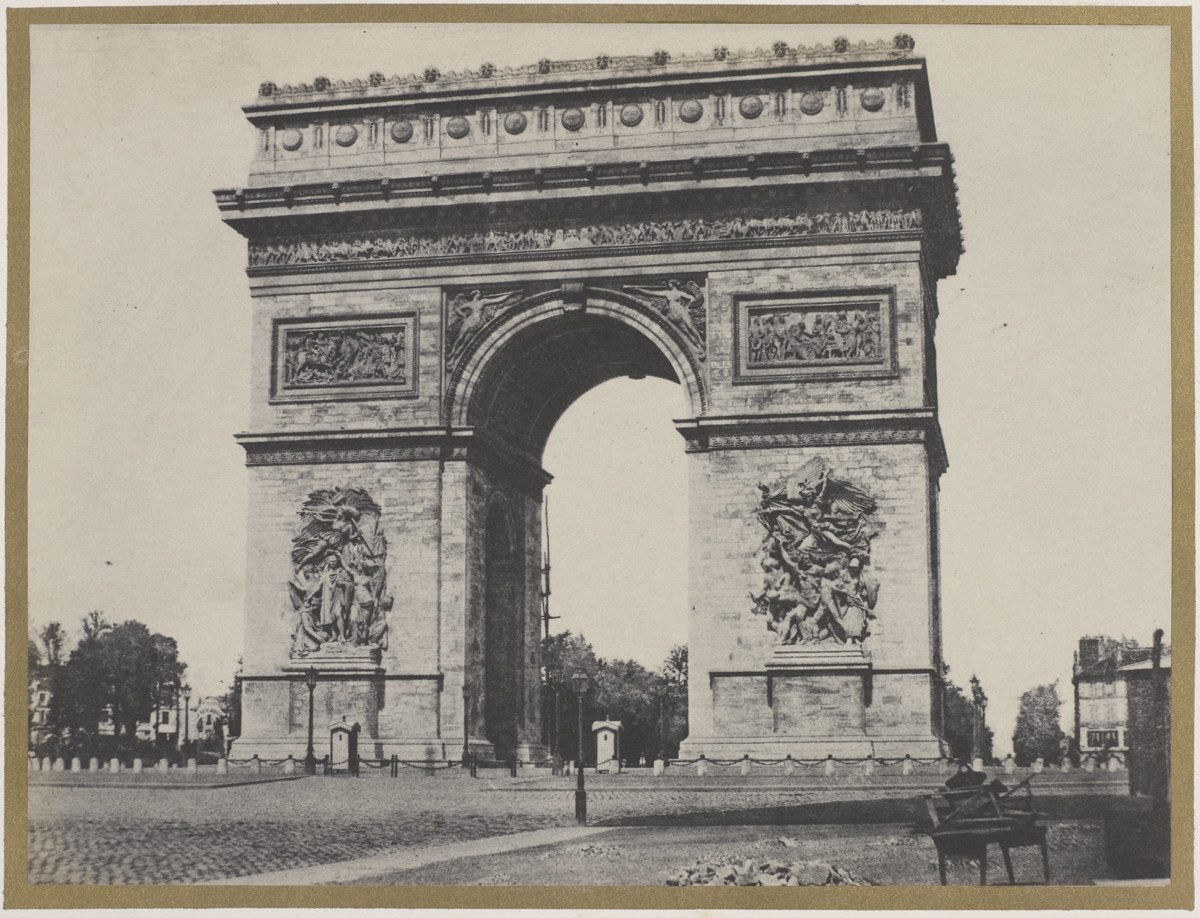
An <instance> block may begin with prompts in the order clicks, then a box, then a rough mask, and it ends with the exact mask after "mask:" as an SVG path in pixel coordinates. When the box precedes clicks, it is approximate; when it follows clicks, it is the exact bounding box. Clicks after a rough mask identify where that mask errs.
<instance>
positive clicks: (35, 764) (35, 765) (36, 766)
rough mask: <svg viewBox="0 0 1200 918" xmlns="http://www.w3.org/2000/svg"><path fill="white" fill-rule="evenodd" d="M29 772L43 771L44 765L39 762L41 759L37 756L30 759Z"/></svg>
mask: <svg viewBox="0 0 1200 918" xmlns="http://www.w3.org/2000/svg"><path fill="white" fill-rule="evenodd" d="M29 770H30V771H41V770H42V763H41V761H39V759H38V757H37V756H36V755H31V756H30V757H29Z"/></svg>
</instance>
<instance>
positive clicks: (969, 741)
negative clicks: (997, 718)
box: [942, 665, 994, 762]
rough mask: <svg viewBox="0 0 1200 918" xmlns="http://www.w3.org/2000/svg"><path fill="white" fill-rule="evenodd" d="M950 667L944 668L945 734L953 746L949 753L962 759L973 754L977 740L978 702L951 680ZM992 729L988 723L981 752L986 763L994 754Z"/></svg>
mask: <svg viewBox="0 0 1200 918" xmlns="http://www.w3.org/2000/svg"><path fill="white" fill-rule="evenodd" d="M949 676H950V667H949V666H945V665H943V667H942V734H943V739H944V740H945V741H946V745H947V747H949V752H948V755H949V756H950V758H952V759H956V760H958V761H960V762H969V761H971V759H972V757H973V750H974V739H975V705H974V703H973V702H972V700H971V699H970V698H968V697H967V695H966V694H965V693H964V692H963V690H962V689H961V688H960V687H959V686H957V685H955V684H954V683H953V682H951V681H950V678H949ZM993 737H994V734H993V733H992V728H991V727H988V726H986V725H985V726H984V728H983V736H982V741H981V746H982V747H983V748H982V751H981V755H982V757H983V760H984V761H985V762H990V761H991V760H992V757H993V753H992V740H993Z"/></svg>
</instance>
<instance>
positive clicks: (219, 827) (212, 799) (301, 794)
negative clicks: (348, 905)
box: [29, 775, 808, 884]
mask: <svg viewBox="0 0 1200 918" xmlns="http://www.w3.org/2000/svg"><path fill="white" fill-rule="evenodd" d="M131 780H132V779H131ZM556 780H557V782H559V783H558V786H559V787H561V788H562V789H561V790H558V789H555V790H549V789H548V790H546V791H544V792H541V793H519V792H515V791H514V790H512V787H513V785H512V783H511V782H509V783H508V784H507V785H506V784H504V783H501V782H499V781H490V780H477V781H472V780H471V779H469V778H465V777H463V776H454V777H450V776H439V777H436V778H424V777H419V776H414V777H401V778H396V779H389V778H387V777H384V776H378V775H375V776H369V777H364V778H362V779H359V780H357V781H355V780H351V779H348V778H333V779H326V778H320V777H317V778H308V779H304V780H299V781H287V782H277V783H270V784H256V785H249V786H242V787H196V788H183V787H181V788H179V789H174V788H169V789H168V788H146V789H143V790H138V791H130V790H125V789H120V790H118V789H114V788H112V787H88V786H75V787H63V786H33V787H31V788H30V791H29V881H30V882H31V883H85V884H121V883H145V884H153V883H191V882H196V881H198V880H208V879H216V878H220V877H233V876H244V875H248V874H254V873H262V872H266V871H271V870H283V869H289V868H296V867H304V866H307V865H312V864H322V863H331V862H335V861H341V860H348V859H350V858H355V857H363V856H367V855H372V854H379V853H381V852H383V851H385V850H388V849H403V848H413V847H424V846H429V845H438V844H447V843H449V842H456V841H466V840H470V839H475V838H482V837H485V836H490V835H503V834H508V833H512V832H521V831H527V830H530V829H539V828H546V827H549V826H557V825H572V824H573V823H574V793H573V786H571V785H569V784H568V783H567V782H566V780H565V779H556ZM804 796H808V795H807V794H804V793H801V792H790V793H784V792H763V793H757V792H748V793H743V792H738V791H728V792H715V793H705V794H701V795H695V794H689V793H687V792H685V791H678V792H667V793H644V792H642V793H638V792H627V791H620V790H602V789H594V790H592V791H590V792H589V799H588V803H589V810H590V814H591V816H592V819H593V822H595V823H596V824H602V823H603V822H604V821H605V820H606V819H613V818H628V817H631V816H636V815H648V814H651V813H654V812H660V811H661V812H677V813H678V812H683V811H685V810H692V809H704V810H720V809H722V808H730V807H733V806H736V807H737V808H739V809H741V808H745V807H752V808H754V807H766V806H773V805H777V804H779V803H782V802H784V801H790V802H794V801H796V800H798V799H800V798H801V797H804ZM697 797H699V798H701V799H699V800H697V799H696V798H697ZM368 814H369V815H368Z"/></svg>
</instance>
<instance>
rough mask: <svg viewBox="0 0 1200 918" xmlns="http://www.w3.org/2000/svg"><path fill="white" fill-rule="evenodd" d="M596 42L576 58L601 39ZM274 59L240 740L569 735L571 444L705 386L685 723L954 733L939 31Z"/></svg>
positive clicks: (468, 741)
mask: <svg viewBox="0 0 1200 918" xmlns="http://www.w3.org/2000/svg"><path fill="white" fill-rule="evenodd" d="M576 65H578V66H576ZM572 66H573V67H574V68H575V69H573V70H564V69H563V66H560V65H558V64H553V65H550V67H549V69H548V70H546V71H545V72H537V70H536V68H535V70H534V71H530V72H529V73H522V74H521V75H519V78H518V77H517V76H511V75H510V77H508V78H506V79H505V80H502V81H500V82H497V79H496V77H495V75H494V74H483V73H479V74H470V73H468V74H465V75H455V76H454V77H452V78H447V79H443V80H440V81H435V82H433V83H428V82H427V83H426V84H424V85H423V86H422V87H420V88H414V87H412V86H409V85H408V84H406V83H404V82H403V81H400V82H395V81H382V82H376V83H375V84H372V85H367V84H362V85H358V84H346V85H345V86H341V87H340V88H339V87H338V86H336V85H331V86H329V87H315V86H314V87H295V88H291V87H285V88H283V89H280V88H279V87H275V86H273V84H264V87H263V90H262V95H261V96H260V98H259V100H258V101H257V102H256V103H255V104H253V105H250V106H248V107H247V109H246V111H247V115H248V117H249V118H250V121H251V122H252V124H253V125H254V127H255V130H256V131H257V132H258V138H259V145H258V147H257V151H258V152H257V153H256V158H255V160H254V162H253V164H252V167H251V176H250V181H249V183H248V185H247V186H246V187H245V188H240V189H230V190H225V191H219V192H217V200H218V205H219V207H220V209H221V212H222V215H223V218H224V219H225V220H226V222H228V223H229V224H230V225H231V226H233V227H234V228H235V229H236V230H238V231H239V232H240V233H242V234H243V235H245V236H246V238H247V240H248V244H249V268H248V274H249V278H250V287H251V293H252V304H253V310H254V323H253V328H254V341H253V371H252V379H251V385H252V394H253V399H252V415H251V431H250V432H247V433H244V434H240V435H239V440H240V442H241V443H242V445H243V446H244V447H245V449H246V455H247V467H248V474H249V476H250V506H249V508H248V520H249V554H250V556H249V563H248V567H247V570H248V579H247V608H246V647H245V652H244V655H243V678H244V688H243V692H244V695H243V697H244V702H243V708H244V710H243V734H242V736H241V737H240V738H239V740H238V746H237V750H238V753H237V754H246V755H249V754H254V753H258V754H260V755H269V756H272V757H278V756H279V755H280V754H286V753H288V752H291V753H293V754H300V753H302V752H303V750H304V744H305V741H306V739H307V737H306V725H307V724H306V717H307V703H308V694H307V688H306V685H305V675H306V673H307V672H308V671H309V670H315V671H316V673H317V678H318V683H317V688H316V690H315V693H314V698H315V703H316V705H317V709H318V712H319V713H318V716H317V723H318V728H319V729H321V724H322V718H325V719H326V722H327V723H334V722H340V721H341V720H342V719H343V718H346V719H347V720H350V721H355V722H358V723H359V724H360V727H361V733H360V741H359V742H360V746H359V748H360V751H361V753H362V754H364V755H367V756H369V757H385V756H389V755H391V754H398V755H400V756H401V757H403V758H414V759H416V758H426V757H428V756H433V757H435V758H443V757H454V756H457V755H458V754H459V753H460V752H461V751H462V750H463V749H464V748H465V747H469V748H473V749H474V750H475V751H477V752H479V753H482V754H493V755H500V756H505V755H510V754H511V755H516V756H517V757H519V758H521V759H524V760H529V761H537V760H540V759H541V758H544V756H545V754H546V749H545V746H544V744H543V742H542V737H543V732H542V711H541V705H542V688H541V682H542V674H541V671H540V637H541V635H540V620H539V612H540V601H539V576H538V571H539V568H540V562H541V559H540V545H541V512H540V507H541V500H542V489H543V487H544V486H545V484H546V483H547V482H548V480H549V476H548V474H547V473H546V472H545V471H544V470H543V469H542V466H541V461H542V453H543V450H544V448H545V444H546V440H547V438H548V436H549V434H550V431H551V430H552V429H553V427H554V425H555V423H556V422H557V421H558V419H559V418H560V417H561V415H562V414H563V412H564V411H565V410H566V409H567V408H568V407H569V406H570V405H571V404H572V403H573V402H574V401H575V400H576V399H577V398H579V397H580V396H581V395H582V394H583V393H585V392H587V391H588V390H589V389H591V388H593V387H594V386H597V385H599V384H601V383H603V382H605V381H606V380H609V379H613V378H617V377H621V376H632V377H642V376H655V377H660V378H663V379H668V380H672V381H675V382H678V383H679V384H680V385H681V387H682V389H683V391H684V393H685V404H686V405H687V416H686V417H684V418H681V419H679V421H678V422H677V426H678V429H679V432H680V434H681V448H682V449H684V450H686V451H687V453H688V469H689V471H688V475H689V520H688V526H689V533H690V545H691V548H690V551H691V563H690V568H689V569H690V573H689V594H690V595H689V600H690V604H691V606H692V609H693V611H692V613H691V617H690V620H689V633H688V637H687V640H688V645H689V652H690V674H691V684H690V687H689V724H690V730H691V734H690V736H689V738H688V739H687V740H686V741H685V743H684V747H683V750H684V753H685V754H691V753H699V752H704V753H706V754H709V755H718V756H722V757H728V756H729V755H732V754H737V755H741V754H743V753H750V754H753V755H755V756H756V757H763V756H772V755H778V757H780V758H782V757H783V756H785V755H788V754H790V755H793V756H795V757H813V756H825V755H827V754H834V755H838V756H854V755H867V754H875V755H877V756H885V755H887V756H890V755H903V754H912V755H920V756H927V755H931V754H932V755H936V754H937V753H938V751H939V746H938V736H939V732H940V723H939V721H940V711H939V707H938V705H939V698H940V692H939V684H940V683H939V675H940V672H941V646H940V631H941V621H940V614H941V613H940V601H939V589H938V528H937V483H938V479H939V476H940V475H941V474H942V472H943V471H944V469H945V464H946V463H945V454H944V450H943V447H942V441H941V437H940V432H939V428H938V422H937V386H936V358H935V352H934V347H933V341H934V332H935V328H936V320H937V301H936V283H937V280H938V278H940V277H942V276H945V275H946V274H948V273H950V272H952V271H953V269H954V265H955V263H956V259H957V255H958V252H959V238H958V222H957V210H956V206H955V201H954V189H953V178H952V172H951V167H950V156H949V151H948V150H947V148H946V147H945V146H944V145H943V144H940V143H938V142H937V139H936V135H935V134H934V130H933V118H932V112H931V109H930V103H929V92H928V85H927V77H926V72H925V65H924V61H922V60H920V59H919V58H915V57H913V56H912V55H911V53H910V49H908V48H904V47H883V46H861V47H856V48H853V49H850V50H846V51H836V52H835V51H831V50H828V49H825V50H821V51H811V52H803V53H802V52H801V51H789V52H788V54H786V55H768V56H766V57H753V56H751V57H750V58H746V59H730V60H724V59H723V60H721V61H710V62H700V61H691V62H680V61H676V62H674V63H663V62H662V61H660V60H657V59H647V60H646V61H644V62H639V61H637V60H633V59H631V60H629V61H626V62H625V64H623V65H622V67H620V68H615V69H613V70H609V69H607V68H605V69H603V70H601V71H597V72H595V73H594V74H592V78H589V79H588V80H587V81H583V82H580V81H579V79H578V77H577V76H570V77H568V76H566V74H567V73H568V72H569V73H571V74H575V73H576V71H578V69H579V67H581V66H582V67H585V69H586V67H591V66H594V65H593V64H591V63H586V64H585V63H583V62H574V63H573V64H572Z"/></svg>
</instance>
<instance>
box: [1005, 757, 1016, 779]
mask: <svg viewBox="0 0 1200 918" xmlns="http://www.w3.org/2000/svg"><path fill="white" fill-rule="evenodd" d="M1016 770H1017V760H1016V759H1014V758H1013V757H1012V756H1011V755H1006V756H1005V757H1004V773H1005V774H1006V775H1011V774H1014V773H1015V772H1016Z"/></svg>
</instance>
